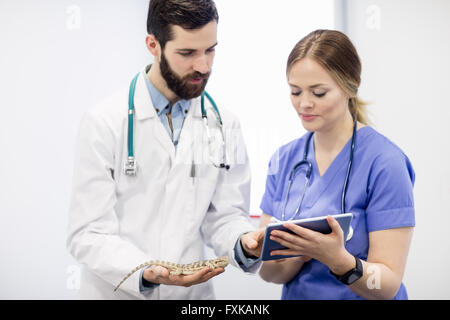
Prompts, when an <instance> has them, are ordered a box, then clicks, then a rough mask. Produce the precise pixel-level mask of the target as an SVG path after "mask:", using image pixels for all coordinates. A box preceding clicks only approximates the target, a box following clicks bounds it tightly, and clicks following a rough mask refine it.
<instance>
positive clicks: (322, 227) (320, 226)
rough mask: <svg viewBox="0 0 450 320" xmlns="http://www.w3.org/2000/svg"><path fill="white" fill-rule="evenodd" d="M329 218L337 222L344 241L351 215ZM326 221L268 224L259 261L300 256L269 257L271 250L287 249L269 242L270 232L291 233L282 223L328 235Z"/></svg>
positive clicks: (314, 220) (328, 229) (316, 219)
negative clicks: (342, 232)
mask: <svg viewBox="0 0 450 320" xmlns="http://www.w3.org/2000/svg"><path fill="white" fill-rule="evenodd" d="M331 216H332V217H333V218H335V219H336V220H337V222H338V223H339V225H340V226H341V228H342V230H343V231H344V239H347V236H348V234H349V231H350V228H351V222H352V218H353V214H351V213H343V214H336V215H331ZM326 219H327V216H322V217H315V218H308V219H300V220H290V221H284V222H282V221H280V222H277V223H270V224H268V225H267V227H266V233H265V235H264V242H263V247H262V252H261V259H262V260H263V261H267V260H276V259H283V258H291V257H297V256H300V255H292V256H282V255H276V256H271V255H270V252H271V251H273V250H281V249H287V248H286V247H284V246H283V245H281V244H279V243H278V242H276V241H273V240H270V233H271V232H272V230H281V231H286V232H289V233H293V232H292V231H290V230H288V229H286V228H285V227H283V223H286V222H288V223H293V224H296V225H299V226H301V227H303V228H308V229H311V230H314V231H318V232H321V233H323V234H328V233H331V228H330V226H329V225H328V221H327V220H326Z"/></svg>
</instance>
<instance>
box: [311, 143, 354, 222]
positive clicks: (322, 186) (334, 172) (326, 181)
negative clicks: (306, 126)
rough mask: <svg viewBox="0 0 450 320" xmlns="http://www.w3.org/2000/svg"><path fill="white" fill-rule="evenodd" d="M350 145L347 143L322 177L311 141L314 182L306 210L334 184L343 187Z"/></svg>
mask: <svg viewBox="0 0 450 320" xmlns="http://www.w3.org/2000/svg"><path fill="white" fill-rule="evenodd" d="M350 140H351V139H350ZM350 143H351V141H348V142H347V144H346V145H345V146H344V148H342V150H341V151H340V152H339V154H338V155H337V156H336V158H334V160H333V162H332V163H331V164H330V166H329V167H328V169H327V171H326V172H325V173H324V175H323V176H320V174H319V169H318V167H317V163H316V157H315V149H314V143H313V141H311V145H310V152H309V154H308V160H309V161H311V163H312V165H313V175H314V180H313V182H312V185H310V186H309V190H307V192H306V194H305V209H309V208H311V207H313V206H314V205H315V204H316V202H317V201H318V200H319V199H320V198H321V197H322V195H324V193H325V192H326V190H327V189H328V187H329V186H330V185H331V184H332V183H333V184H341V185H342V186H343V184H344V177H345V172H346V170H347V165H348V160H349V158H350ZM341 178H342V179H341ZM333 196H334V195H333ZM339 198H340V197H339ZM324 214H328V213H324Z"/></svg>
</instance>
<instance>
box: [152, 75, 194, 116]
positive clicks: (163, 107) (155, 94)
mask: <svg viewBox="0 0 450 320" xmlns="http://www.w3.org/2000/svg"><path fill="white" fill-rule="evenodd" d="M143 76H144V79H145V84H146V85H147V89H148V92H149V94H150V99H151V100H152V104H153V107H154V108H155V111H156V113H157V114H158V116H161V115H162V114H165V113H169V112H171V111H172V110H171V108H172V106H171V105H170V103H169V100H167V98H166V97H164V95H163V94H162V93H161V92H160V91H159V90H158V89H156V87H155V86H154V85H153V83H151V81H150V79H149V78H148V76H147V74H146V73H145V71H143ZM190 106H191V101H189V100H184V99H181V100H178V101H177V102H176V103H175V105H174V106H173V108H174V110H173V111H172V114H173V113H175V112H180V113H181V114H182V115H183V117H186V116H187V114H188V112H189V108H190Z"/></svg>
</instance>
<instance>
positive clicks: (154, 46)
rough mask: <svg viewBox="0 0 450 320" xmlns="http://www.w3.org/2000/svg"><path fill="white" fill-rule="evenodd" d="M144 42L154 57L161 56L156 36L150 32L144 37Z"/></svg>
mask: <svg viewBox="0 0 450 320" xmlns="http://www.w3.org/2000/svg"><path fill="white" fill-rule="evenodd" d="M145 44H146V45H147V49H148V51H150V53H151V54H152V55H153V56H154V57H155V59H158V60H159V59H160V57H161V45H160V44H159V41H158V40H157V39H156V37H155V36H154V35H152V34H149V35H147V37H145Z"/></svg>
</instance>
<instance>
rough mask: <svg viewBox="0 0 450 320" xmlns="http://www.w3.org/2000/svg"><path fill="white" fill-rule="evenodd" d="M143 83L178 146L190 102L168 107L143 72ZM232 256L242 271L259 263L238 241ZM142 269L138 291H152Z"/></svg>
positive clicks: (166, 102) (167, 103) (152, 284)
mask: <svg viewBox="0 0 450 320" xmlns="http://www.w3.org/2000/svg"><path fill="white" fill-rule="evenodd" d="M144 78H145V83H146V84H147V89H148V92H149V95H150V99H151V100H152V103H153V107H154V108H155V111H156V113H157V114H158V116H159V119H161V122H162V123H163V125H164V127H165V128H166V130H167V133H168V134H169V136H170V138H171V139H172V141H173V143H174V145H175V148H176V146H177V144H178V139H179V138H180V133H181V128H182V127H183V122H184V119H185V118H186V116H187V114H188V112H189V108H190V106H191V101H188V100H179V101H178V102H176V103H175V105H174V106H173V107H171V106H170V102H169V100H167V98H166V97H164V96H163V95H162V93H161V92H159V90H158V89H156V87H155V86H154V85H153V84H152V83H151V82H150V79H149V78H148V76H147V74H146V73H145V72H144ZM171 111H172V127H173V133H172V130H171V129H170V126H169V121H168V119H167V114H168V113H170V112H171ZM234 256H235V259H236V261H237V263H238V264H239V266H240V267H241V268H242V270H244V271H246V272H247V271H249V269H250V268H251V267H252V266H253V265H254V264H255V263H256V262H258V261H259V259H258V258H256V257H254V258H248V257H246V256H245V254H244V251H243V249H242V246H241V242H240V241H239V240H238V241H236V244H235V246H234ZM147 268H148V267H147ZM147 268H143V269H142V270H141V273H140V277H139V289H140V291H141V292H144V291H146V290H149V289H152V288H154V287H157V286H159V284H156V283H152V282H149V281H147V280H145V279H144V278H143V273H144V271H145V269H147Z"/></svg>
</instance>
